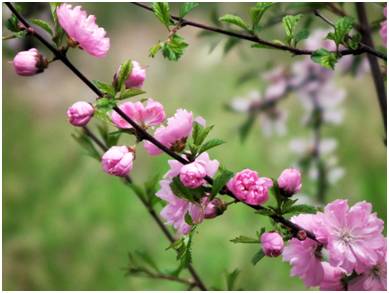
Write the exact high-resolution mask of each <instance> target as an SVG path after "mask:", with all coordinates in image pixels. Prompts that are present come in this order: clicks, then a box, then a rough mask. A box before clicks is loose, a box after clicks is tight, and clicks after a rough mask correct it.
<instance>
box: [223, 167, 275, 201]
mask: <svg viewBox="0 0 389 293" xmlns="http://www.w3.org/2000/svg"><path fill="white" fill-rule="evenodd" d="M272 186H273V181H272V180H271V179H269V178H266V177H259V176H258V173H257V172H255V171H253V170H250V169H244V170H242V171H240V172H239V173H237V174H235V176H234V177H233V178H232V179H230V181H229V182H228V183H227V187H228V189H229V190H230V191H231V192H232V193H233V194H234V195H235V196H236V197H237V198H238V199H240V200H241V201H244V202H246V203H248V204H251V205H261V204H263V203H265V202H266V201H267V200H268V199H269V188H270V187H272Z"/></svg>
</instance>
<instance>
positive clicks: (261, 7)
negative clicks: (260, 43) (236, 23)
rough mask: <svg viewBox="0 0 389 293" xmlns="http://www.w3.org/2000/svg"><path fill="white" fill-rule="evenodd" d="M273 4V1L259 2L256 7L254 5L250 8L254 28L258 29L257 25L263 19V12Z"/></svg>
mask: <svg viewBox="0 0 389 293" xmlns="http://www.w3.org/2000/svg"><path fill="white" fill-rule="evenodd" d="M272 5H273V3H272V2H259V3H257V4H256V5H255V6H254V7H252V8H251V9H250V16H251V26H252V30H255V29H256V27H257V26H258V24H259V22H260V21H261V18H262V16H263V14H264V13H265V12H266V10H267V9H269V8H270V7H271V6H272Z"/></svg>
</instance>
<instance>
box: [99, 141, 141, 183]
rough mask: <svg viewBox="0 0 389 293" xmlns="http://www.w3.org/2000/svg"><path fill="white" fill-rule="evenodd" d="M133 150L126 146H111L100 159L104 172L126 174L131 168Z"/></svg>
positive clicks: (118, 174)
mask: <svg viewBox="0 0 389 293" xmlns="http://www.w3.org/2000/svg"><path fill="white" fill-rule="evenodd" d="M133 161H134V151H133V150H132V149H129V148H128V147H126V146H113V147H111V148H110V149H109V150H108V151H106V152H105V154H104V155H103V157H102V159H101V164H102V166H103V170H104V172H106V173H108V174H111V175H115V176H120V177H123V176H126V175H128V174H129V172H130V171H131V170H132V163H133Z"/></svg>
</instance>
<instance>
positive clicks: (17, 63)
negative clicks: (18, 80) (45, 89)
mask: <svg viewBox="0 0 389 293" xmlns="http://www.w3.org/2000/svg"><path fill="white" fill-rule="evenodd" d="M12 63H13V66H14V69H15V72H16V73H17V74H18V75H22V76H31V75H34V74H37V73H40V72H43V70H44V69H45V68H46V67H47V60H46V58H43V56H42V54H41V53H40V52H39V51H38V50H37V49H35V48H32V49H30V50H28V51H21V52H19V53H17V54H16V56H15V57H14V59H13V62H12Z"/></svg>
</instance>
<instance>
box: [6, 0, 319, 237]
mask: <svg viewBox="0 0 389 293" xmlns="http://www.w3.org/2000/svg"><path fill="white" fill-rule="evenodd" d="M5 4H6V5H7V7H8V8H9V9H10V10H11V11H12V12H13V13H14V14H15V16H16V17H17V18H18V19H19V20H20V21H21V22H22V23H23V25H24V26H25V27H26V28H27V29H29V30H30V31H31V33H32V35H33V36H35V37H36V38H37V39H38V40H40V41H41V42H42V43H43V44H44V45H45V46H47V47H48V48H49V49H50V50H51V51H52V52H53V53H54V55H55V56H56V57H57V58H58V60H60V61H62V62H63V63H64V64H65V65H66V66H67V67H68V68H69V69H70V70H71V71H72V72H73V73H74V74H75V75H76V76H77V77H79V78H80V79H81V80H82V81H83V82H84V83H85V84H86V85H87V86H88V87H89V88H90V89H92V90H93V91H94V92H95V93H96V94H97V95H98V96H99V97H103V96H104V95H103V93H102V92H101V91H100V90H99V89H98V88H97V87H95V86H94V84H93V83H92V82H91V81H90V80H89V79H88V78H86V77H85V76H84V75H83V74H82V73H81V72H80V71H79V70H78V69H77V68H76V67H75V66H74V65H73V64H72V63H71V62H70V61H69V59H67V57H66V56H65V55H64V54H63V53H61V52H60V51H59V50H57V49H55V48H54V47H53V46H52V45H51V44H50V43H49V42H48V41H46V40H45V39H44V38H43V37H42V36H41V35H40V34H39V33H38V32H36V31H35V30H34V29H33V28H32V27H31V26H30V24H29V23H28V22H27V21H26V20H25V19H24V17H23V16H21V14H20V13H19V12H18V11H17V10H16V9H15V8H14V7H13V6H12V4H11V3H9V2H6V3H5ZM113 110H114V111H116V112H117V113H118V114H119V115H120V116H121V117H122V118H123V119H124V120H125V121H127V122H128V123H130V125H131V126H132V127H133V128H134V129H135V131H136V133H137V137H138V138H140V139H145V140H148V141H149V142H151V143H152V144H154V145H155V146H157V147H158V148H159V149H161V150H162V151H163V152H165V153H166V154H168V155H169V156H171V157H172V158H174V159H176V160H177V161H179V162H180V163H182V164H189V163H190V161H188V160H186V159H185V158H183V157H181V156H180V155H178V154H177V153H175V152H173V151H171V150H170V149H169V148H167V147H166V146H164V145H163V144H162V143H161V142H159V141H158V140H157V139H155V138H154V137H153V136H152V135H151V134H149V133H148V132H147V131H145V130H144V129H143V128H142V127H141V126H139V125H138V124H137V123H135V122H134V121H133V120H132V119H131V118H130V117H128V116H127V115H126V114H125V113H124V112H123V111H122V110H120V109H119V107H117V106H115V107H114V108H113ZM205 179H206V181H207V182H208V183H209V184H211V185H212V184H213V179H212V178H210V177H208V176H207V177H206V178H205ZM221 194H226V195H228V196H230V197H232V198H234V199H237V198H236V197H235V196H234V194H233V193H232V192H231V191H229V190H228V188H227V187H226V186H224V187H223V189H222V190H221ZM242 203H243V204H245V205H247V206H249V207H251V208H253V209H255V210H262V209H263V207H262V206H253V205H250V204H247V203H244V202H242ZM270 217H271V218H272V219H273V220H275V221H276V222H279V223H282V224H283V225H284V226H286V227H288V228H289V229H290V230H291V232H292V233H293V235H296V234H297V233H298V232H299V231H301V230H303V231H305V232H306V234H307V236H308V237H309V238H311V239H313V240H316V237H315V235H314V234H313V233H312V232H310V231H307V230H305V229H303V228H302V227H300V226H298V225H296V224H294V223H293V222H291V221H289V220H287V219H285V218H283V217H282V216H279V215H271V216H270ZM316 241H317V240H316Z"/></svg>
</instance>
